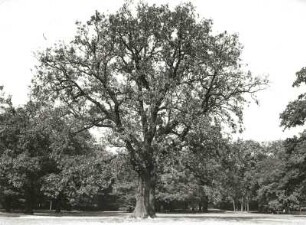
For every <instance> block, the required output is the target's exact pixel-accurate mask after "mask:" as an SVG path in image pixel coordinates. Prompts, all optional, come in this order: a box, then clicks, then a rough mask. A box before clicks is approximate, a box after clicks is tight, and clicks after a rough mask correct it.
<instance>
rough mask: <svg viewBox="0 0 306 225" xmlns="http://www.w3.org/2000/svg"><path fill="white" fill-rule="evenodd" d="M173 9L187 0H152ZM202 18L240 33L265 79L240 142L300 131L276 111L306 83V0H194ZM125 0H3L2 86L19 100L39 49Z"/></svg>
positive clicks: (246, 59) (253, 66)
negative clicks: (305, 70)
mask: <svg viewBox="0 0 306 225" xmlns="http://www.w3.org/2000/svg"><path fill="white" fill-rule="evenodd" d="M147 2H149V3H150V4H151V3H156V4H164V3H168V4H169V5H170V6H175V5H177V4H179V3H182V2H184V1H174V0H172V1H170V0H159V1H158V0H151V1H147ZM190 2H192V3H193V4H194V5H195V7H196V10H197V12H198V13H199V15H200V17H203V18H208V19H212V20H213V21H214V25H213V29H214V31H216V32H223V31H224V30H227V31H228V32H229V33H237V34H239V40H240V42H241V43H242V45H243V46H244V49H243V54H242V60H243V63H245V64H247V65H248V66H247V68H248V69H249V70H250V71H251V72H252V74H253V75H256V76H262V77H264V76H268V77H269V80H270V84H269V88H267V89H266V90H264V91H262V92H260V93H259V94H258V95H257V98H258V100H259V105H256V104H255V103H251V104H249V106H248V107H246V109H245V111H244V127H245V131H244V132H243V133H242V134H239V135H236V137H240V138H243V139H252V140H256V141H272V140H279V139H285V138H287V137H291V136H292V135H296V134H298V133H299V132H300V131H302V129H303V128H298V129H290V130H286V131H283V128H281V127H279V124H280V120H279V114H280V113H281V112H282V111H283V110H284V109H285V107H286V105H287V104H288V102H289V101H292V100H294V99H295V98H296V97H297V96H298V94H299V93H301V92H303V89H304V88H305V87H302V88H300V89H299V90H297V89H295V88H292V83H293V81H294V79H295V73H296V72H297V71H298V70H300V69H301V68H302V67H303V66H306V29H305V24H306V13H305V12H306V0H190ZM122 3H123V1H122V0H116V1H115V0H26V1H25V0H0V85H4V88H5V91H6V92H7V93H8V94H11V95H12V97H13V98H12V99H13V103H14V104H15V105H22V104H24V103H25V102H26V101H27V99H28V93H29V85H30V83H31V78H32V76H33V71H32V70H33V69H34V66H35V64H37V60H36V58H35V54H34V53H35V52H36V51H38V50H43V49H44V48H46V47H47V46H51V45H52V44H53V43H55V42H57V41H59V40H64V41H67V42H68V41H69V40H71V39H72V38H73V36H74V34H75V31H76V26H75V22H76V21H77V20H78V21H83V22H85V21H87V20H88V19H89V18H90V16H91V15H92V14H94V12H95V10H98V11H100V12H107V13H111V12H114V11H116V10H117V9H118V8H119V7H120V6H121V5H122Z"/></svg>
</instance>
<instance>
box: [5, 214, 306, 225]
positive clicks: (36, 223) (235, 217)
mask: <svg viewBox="0 0 306 225" xmlns="http://www.w3.org/2000/svg"><path fill="white" fill-rule="evenodd" d="M129 216H130V214H128V213H121V212H64V213H61V214H53V213H48V212H37V213H35V214H34V215H23V214H21V213H9V214H8V213H0V225H81V224H88V225H97V224H103V223H104V224H105V223H112V224H114V223H119V224H184V225H185V224H186V225H187V224H205V225H234V224H235V225H236V224H237V225H240V224H241V225H242V224H250V225H253V224H257V225H258V224H267V225H278V224H282V225H285V224H292V225H293V224H294V225H306V216H305V215H272V214H255V213H232V212H226V213H201V214H170V213H169V214H157V218H155V219H146V220H137V219H132V218H130V217H129Z"/></svg>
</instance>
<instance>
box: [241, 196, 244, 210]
mask: <svg viewBox="0 0 306 225" xmlns="http://www.w3.org/2000/svg"><path fill="white" fill-rule="evenodd" d="M243 206H244V201H243V198H242V199H241V208H240V209H241V212H243Z"/></svg>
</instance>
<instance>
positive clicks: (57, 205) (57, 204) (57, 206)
mask: <svg viewBox="0 0 306 225" xmlns="http://www.w3.org/2000/svg"><path fill="white" fill-rule="evenodd" d="M61 208H62V194H61V193H60V194H59V195H58V196H57V198H56V201H55V212H56V213H60V212H61Z"/></svg>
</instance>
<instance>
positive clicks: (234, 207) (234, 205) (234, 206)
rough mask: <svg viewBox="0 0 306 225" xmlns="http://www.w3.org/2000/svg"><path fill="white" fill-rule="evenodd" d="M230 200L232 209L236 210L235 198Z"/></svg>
mask: <svg viewBox="0 0 306 225" xmlns="http://www.w3.org/2000/svg"><path fill="white" fill-rule="evenodd" d="M232 201H233V210H234V212H236V204H235V199H233V200H232Z"/></svg>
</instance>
